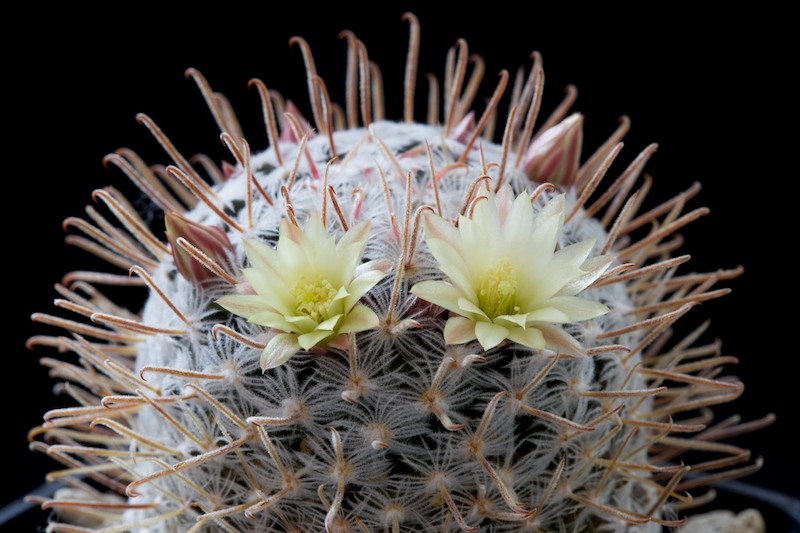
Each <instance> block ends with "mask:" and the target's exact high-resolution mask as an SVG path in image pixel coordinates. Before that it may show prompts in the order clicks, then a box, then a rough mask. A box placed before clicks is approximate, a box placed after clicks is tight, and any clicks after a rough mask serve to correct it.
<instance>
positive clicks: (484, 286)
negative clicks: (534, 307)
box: [478, 258, 519, 319]
mask: <svg viewBox="0 0 800 533" xmlns="http://www.w3.org/2000/svg"><path fill="white" fill-rule="evenodd" d="M516 295H517V279H516V276H515V275H514V269H513V268H511V265H510V264H509V263H508V259H506V258H503V259H500V260H499V261H498V262H497V263H495V265H494V266H493V267H492V268H490V269H489V270H487V271H486V273H485V274H484V275H483V279H481V286H480V290H479V291H478V307H480V308H481V309H482V310H483V312H484V313H486V315H487V316H488V317H489V318H491V319H495V318H496V317H498V316H500V315H513V314H516V313H518V312H519V307H518V306H516V305H514V304H515V302H516Z"/></svg>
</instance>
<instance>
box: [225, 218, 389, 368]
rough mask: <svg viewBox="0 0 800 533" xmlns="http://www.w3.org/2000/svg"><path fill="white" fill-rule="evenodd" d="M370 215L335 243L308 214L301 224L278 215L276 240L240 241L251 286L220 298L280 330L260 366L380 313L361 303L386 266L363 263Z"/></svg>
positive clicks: (362, 326) (369, 323)
mask: <svg viewBox="0 0 800 533" xmlns="http://www.w3.org/2000/svg"><path fill="white" fill-rule="evenodd" d="M368 237H369V223H368V222H362V223H360V224H358V225H357V226H355V227H353V228H351V229H350V230H349V231H347V232H345V234H344V236H343V237H342V238H341V239H339V242H338V243H336V242H335V241H334V238H333V237H331V236H329V235H328V234H327V232H326V231H325V227H324V226H323V224H322V219H321V218H320V217H318V216H312V217H311V218H310V219H309V220H308V222H307V223H306V226H305V228H304V229H302V230H301V229H300V228H298V227H297V226H295V225H294V224H292V223H290V222H288V221H286V220H283V221H282V222H281V227H280V235H279V237H278V245H277V247H276V248H272V247H270V246H268V245H266V244H264V243H263V242H260V241H258V240H255V239H247V240H245V241H244V249H245V253H246V254H247V259H248V260H249V261H250V264H251V267H250V268H245V269H244V270H243V271H242V274H243V275H244V277H245V279H246V280H247V282H248V283H249V284H250V286H251V287H252V289H253V290H254V291H255V294H230V295H226V296H223V297H222V298H220V299H219V300H217V303H218V304H219V305H221V306H222V307H224V308H225V309H227V310H228V311H230V312H232V313H235V314H237V315H239V316H242V317H244V318H246V319H247V320H248V321H249V322H251V323H253V324H259V325H262V326H268V327H270V328H273V329H275V330H278V331H279V332H280V333H278V334H277V335H275V336H274V337H272V339H271V340H270V342H269V343H268V344H267V346H266V348H265V349H264V352H263V353H262V354H261V361H260V363H261V369H262V370H265V371H266V370H268V369H270V368H274V367H276V366H279V365H282V364H283V363H285V362H286V361H287V360H288V359H289V358H290V357H291V356H292V355H294V354H296V353H297V352H298V351H300V350H301V349H303V350H311V349H312V348H316V347H319V348H324V347H326V346H327V345H328V344H329V343H330V342H331V341H333V340H334V339H336V337H337V336H339V335H342V334H346V333H357V332H360V331H365V330H368V329H372V328H374V327H375V326H376V325H377V324H378V317H377V316H376V315H375V313H374V311H372V310H371V309H369V308H368V307H366V306H365V305H362V304H359V303H358V301H359V300H360V299H361V297H362V296H364V294H366V293H367V291H369V290H370V289H371V288H372V287H374V286H375V284H376V283H378V282H379V281H380V280H381V279H383V278H384V276H386V273H385V272H384V271H383V270H381V269H379V268H377V267H376V263H375V262H368V263H364V264H361V255H362V253H363V251H364V246H365V245H366V243H367V238H368Z"/></svg>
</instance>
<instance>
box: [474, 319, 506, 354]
mask: <svg viewBox="0 0 800 533" xmlns="http://www.w3.org/2000/svg"><path fill="white" fill-rule="evenodd" d="M475 337H477V339H478V342H479V343H481V346H482V347H483V349H484V350H490V349H492V348H494V347H495V346H497V345H498V344H500V343H501V342H503V341H504V340H505V339H507V338H508V328H504V327H503V326H500V325H498V324H493V323H491V322H476V323H475Z"/></svg>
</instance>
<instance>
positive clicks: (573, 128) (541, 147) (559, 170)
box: [522, 113, 583, 183]
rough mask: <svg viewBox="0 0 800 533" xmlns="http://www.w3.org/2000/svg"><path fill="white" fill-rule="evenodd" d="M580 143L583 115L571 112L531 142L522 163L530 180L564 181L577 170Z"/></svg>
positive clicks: (581, 141) (581, 140) (581, 139)
mask: <svg viewBox="0 0 800 533" xmlns="http://www.w3.org/2000/svg"><path fill="white" fill-rule="evenodd" d="M582 143H583V115H581V114H580V113H573V114H572V115H570V116H568V117H567V118H565V119H564V120H562V121H561V122H559V123H558V124H556V125H555V126H553V127H551V128H548V129H547V130H545V131H544V132H542V134H541V135H540V136H539V137H537V138H536V139H535V140H534V141H533V142H532V143H531V145H530V147H529V148H528V150H527V152H525V157H524V159H523V162H522V166H523V168H524V169H525V172H526V173H527V174H528V177H529V178H530V179H532V180H534V181H538V182H546V181H547V182H551V183H560V182H563V181H568V180H569V179H571V178H572V176H573V175H574V174H575V172H576V171H577V170H578V165H579V164H580V156H581V145H582Z"/></svg>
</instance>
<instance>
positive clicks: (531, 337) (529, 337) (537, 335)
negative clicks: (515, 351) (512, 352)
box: [508, 327, 545, 350]
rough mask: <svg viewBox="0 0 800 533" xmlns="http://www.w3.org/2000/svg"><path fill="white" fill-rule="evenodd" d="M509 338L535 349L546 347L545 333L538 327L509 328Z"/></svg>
mask: <svg viewBox="0 0 800 533" xmlns="http://www.w3.org/2000/svg"><path fill="white" fill-rule="evenodd" d="M508 338H509V339H511V340H512V341H514V342H516V343H518V344H521V345H523V346H527V347H528V348H532V349H534V350H541V349H543V348H544V347H545V340H544V335H542V332H541V331H540V330H539V328H537V327H529V328H525V329H522V328H511V329H509V330H508Z"/></svg>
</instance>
